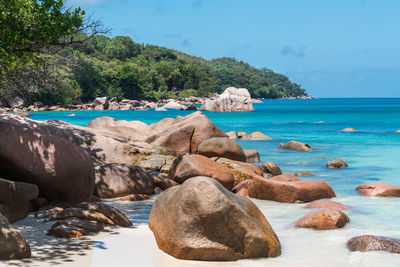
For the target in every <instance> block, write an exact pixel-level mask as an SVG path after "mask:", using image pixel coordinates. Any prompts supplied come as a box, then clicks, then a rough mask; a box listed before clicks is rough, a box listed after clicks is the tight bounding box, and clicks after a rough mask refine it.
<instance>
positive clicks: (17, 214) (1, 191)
mask: <svg viewBox="0 0 400 267" xmlns="http://www.w3.org/2000/svg"><path fill="white" fill-rule="evenodd" d="M38 195H39V189H38V188H37V186H36V185H33V184H28V183H23V182H13V181H8V180H4V179H1V178H0V213H2V214H3V215H4V216H5V217H7V219H8V221H9V222H11V223H13V222H15V221H18V220H21V219H23V218H25V217H26V216H28V213H29V212H31V211H32V209H33V207H32V203H31V202H30V200H32V199H35V198H37V197H38Z"/></svg>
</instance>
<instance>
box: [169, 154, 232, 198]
mask: <svg viewBox="0 0 400 267" xmlns="http://www.w3.org/2000/svg"><path fill="white" fill-rule="evenodd" d="M196 176H207V177H211V178H213V179H215V180H217V181H218V182H220V183H221V184H222V185H223V186H224V187H225V188H226V189H228V190H231V189H232V187H233V184H234V176H233V174H232V172H231V170H230V169H229V168H227V167H225V166H223V165H221V164H219V163H217V162H215V161H213V160H212V159H209V158H207V157H205V156H202V155H189V154H183V155H181V156H179V157H178V158H177V159H176V160H175V161H174V163H173V164H172V167H171V170H170V172H169V179H171V180H174V181H176V182H178V183H180V184H182V183H183V182H185V181H186V180H188V179H190V178H192V177H196Z"/></svg>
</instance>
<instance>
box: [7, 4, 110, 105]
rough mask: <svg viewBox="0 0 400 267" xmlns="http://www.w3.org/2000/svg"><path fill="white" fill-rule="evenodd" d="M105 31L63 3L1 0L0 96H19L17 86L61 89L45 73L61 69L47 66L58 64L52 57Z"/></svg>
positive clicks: (52, 77) (54, 80)
mask: <svg viewBox="0 0 400 267" xmlns="http://www.w3.org/2000/svg"><path fill="white" fill-rule="evenodd" d="M106 31H107V30H106V29H104V27H103V26H102V24H101V22H99V21H91V20H90V18H89V19H85V12H84V11H83V10H81V9H80V8H75V9H67V8H65V7H64V2H63V0H2V1H1V2H0V75H1V78H2V79H1V84H0V97H2V98H3V99H4V98H5V97H12V96H13V95H15V94H21V92H18V90H19V89H20V88H21V86H22V87H23V88H27V90H29V89H32V88H35V89H36V90H40V89H41V87H43V88H44V89H47V90H49V92H50V91H51V90H50V89H51V88H52V87H54V88H56V87H64V88H65V83H62V82H61V80H60V79H58V78H57V76H56V75H55V72H53V73H50V72H49V70H50V69H51V70H53V71H58V70H59V69H62V68H63V67H64V66H65V65H61V66H60V65H57V66H49V65H52V64H53V65H54V64H56V63H59V62H61V61H62V60H58V59H56V58H55V57H57V53H58V52H60V49H62V48H64V47H67V46H72V45H77V44H81V43H83V42H85V41H87V40H89V39H91V38H92V37H94V36H95V35H97V34H98V33H105V32H106ZM66 62H67V61H64V63H66ZM70 62H72V61H70ZM67 68H68V66H67ZM40 78H41V80H37V79H40ZM24 82H25V84H23V83H24ZM67 87H68V86H67ZM75 87H76V86H75V85H74V86H72V87H71V88H75ZM74 90H75V89H74ZM22 93H27V92H22Z"/></svg>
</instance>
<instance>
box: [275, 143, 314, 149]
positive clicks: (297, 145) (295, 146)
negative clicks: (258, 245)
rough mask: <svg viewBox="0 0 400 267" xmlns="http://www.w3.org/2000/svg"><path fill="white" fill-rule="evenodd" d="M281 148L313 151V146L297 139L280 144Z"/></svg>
mask: <svg viewBox="0 0 400 267" xmlns="http://www.w3.org/2000/svg"><path fill="white" fill-rule="evenodd" d="M279 147H280V148H284V149H289V150H297V151H311V150H312V149H311V147H310V146H309V145H308V144H304V143H301V142H297V141H289V142H287V143H286V144H279Z"/></svg>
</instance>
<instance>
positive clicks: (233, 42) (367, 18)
mask: <svg viewBox="0 0 400 267" xmlns="http://www.w3.org/2000/svg"><path fill="white" fill-rule="evenodd" d="M67 5H70V6H80V7H81V8H82V9H84V10H85V11H86V13H87V14H91V15H92V16H93V17H94V18H97V19H101V20H102V21H103V23H104V24H105V25H106V26H108V27H109V28H111V34H110V36H111V37H112V36H117V35H128V36H130V37H132V39H133V40H134V41H135V42H139V43H145V44H147V43H148V44H155V45H160V46H164V47H168V48H172V49H176V50H179V51H182V52H185V53H188V54H191V55H195V56H200V57H203V58H206V59H213V58H218V57H226V56H227V57H234V58H236V59H239V60H243V61H245V62H247V63H249V64H250V65H253V66H255V67H258V68H262V67H266V68H269V69H272V70H273V71H275V72H278V73H282V74H285V75H287V76H288V77H289V79H290V80H291V81H293V82H296V83H297V84H300V85H301V86H302V88H305V89H306V90H307V92H308V93H309V94H310V95H313V96H316V97H400V51H399V49H400V1H399V0H324V1H321V0H70V1H69V2H67Z"/></svg>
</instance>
